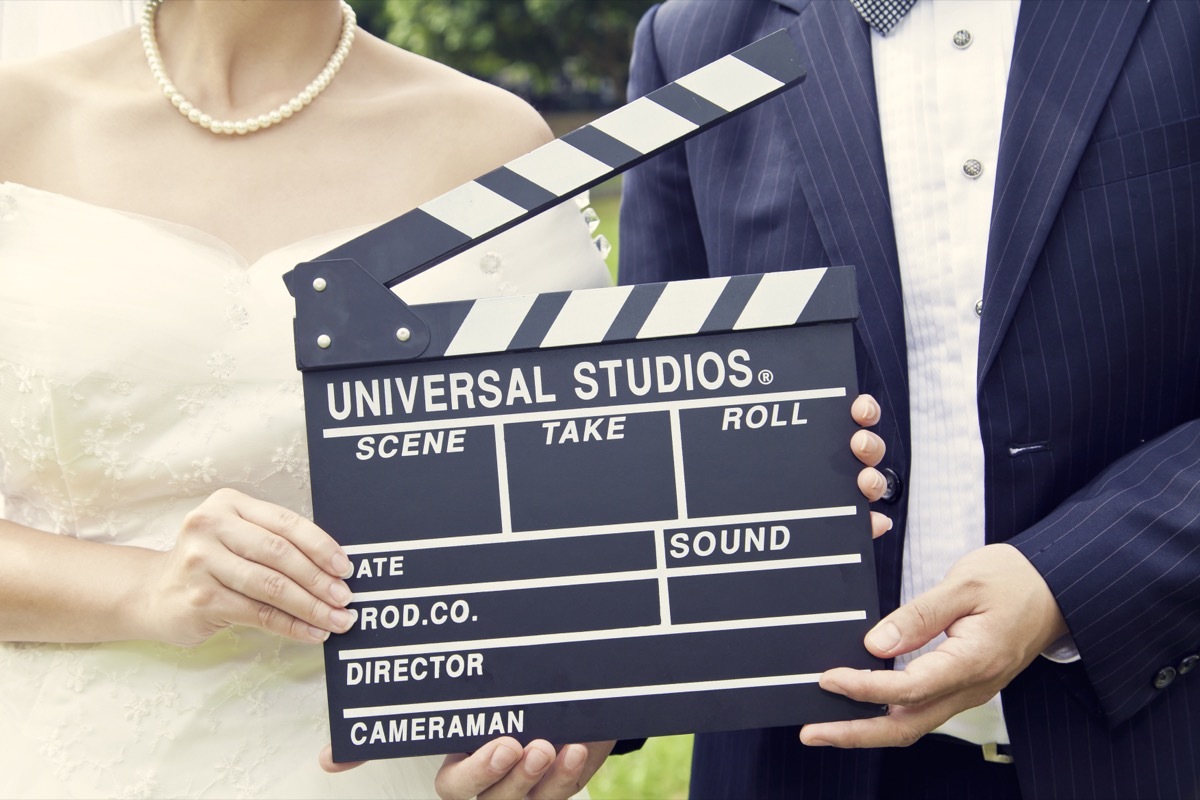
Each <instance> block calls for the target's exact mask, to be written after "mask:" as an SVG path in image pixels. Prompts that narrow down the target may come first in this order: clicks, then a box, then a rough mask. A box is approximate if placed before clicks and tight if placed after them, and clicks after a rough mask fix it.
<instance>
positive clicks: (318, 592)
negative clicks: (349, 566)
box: [217, 518, 353, 630]
mask: <svg viewBox="0 0 1200 800" xmlns="http://www.w3.org/2000/svg"><path fill="white" fill-rule="evenodd" d="M217 539H218V540H220V541H221V543H222V545H224V547H226V548H227V549H228V551H229V552H230V553H234V554H235V555H238V557H240V558H241V559H242V560H241V561H240V563H238V565H236V567H238V569H236V570H234V573H233V575H230V576H228V578H229V579H232V581H234V582H235V583H234V584H230V583H229V582H228V581H227V578H226V577H222V578H221V582H222V583H224V584H226V585H227V587H229V588H230V589H234V590H236V591H240V593H242V594H244V595H246V596H248V597H253V599H254V600H260V601H263V602H268V603H271V604H274V606H278V607H280V608H281V609H283V610H286V612H288V613H290V614H293V615H294V616H302V618H305V619H307V620H308V621H310V622H312V624H313V625H318V626H319V625H322V624H323V622H324V621H325V618H328V615H329V614H330V613H331V612H332V610H334V609H338V608H344V607H346V604H347V603H349V602H350V599H352V597H353V595H352V593H350V589H349V587H347V585H346V582H344V581H342V579H341V578H335V577H332V576H330V575H329V573H328V572H325V571H324V570H322V569H320V567H318V566H317V565H316V564H313V563H312V561H311V560H308V558H307V557H306V555H305V554H304V553H301V552H300V549H299V548H296V547H295V546H294V545H292V542H289V541H288V540H286V539H284V537H282V536H278V535H276V534H272V533H270V531H268V530H264V529H262V528H259V527H258V525H254V524H252V523H248V522H246V521H244V519H240V518H235V519H233V521H230V523H229V524H227V525H224V527H222V528H221V529H220V530H218V531H217ZM310 610H311V612H312V613H314V614H317V615H318V618H317V619H312V618H310V616H308V615H307V614H306V612H310ZM330 630H332V628H330Z"/></svg>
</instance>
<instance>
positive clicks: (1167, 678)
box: [1154, 667, 1176, 689]
mask: <svg viewBox="0 0 1200 800" xmlns="http://www.w3.org/2000/svg"><path fill="white" fill-rule="evenodd" d="M1175 674H1176V673H1175V668H1174V667H1163V668H1162V669H1160V670H1159V671H1158V674H1157V675H1155V676H1154V688H1155V689H1165V688H1167V687H1168V686H1170V685H1171V683H1172V682H1173V681H1174V680H1175Z"/></svg>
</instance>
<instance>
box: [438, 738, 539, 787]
mask: <svg viewBox="0 0 1200 800" xmlns="http://www.w3.org/2000/svg"><path fill="white" fill-rule="evenodd" d="M522 755H523V752H522V750H521V743H520V742H518V741H517V740H516V739H513V738H512V737H510V736H504V737H501V738H499V739H495V740H493V741H490V742H488V743H487V744H485V745H484V746H483V747H481V748H479V749H478V750H476V751H475V752H474V753H471V754H470V755H467V754H466V753H458V754H455V755H449V756H446V760H445V761H443V762H442V768H441V769H440V770H438V774H437V778H435V779H434V783H433V788H434V790H435V791H436V792H437V793H438V797H441V798H442V800H470V798H472V797H475V796H476V795H480V794H482V793H483V792H484V791H485V790H487V789H489V788H490V787H492V786H494V785H496V784H497V783H498V782H500V781H501V780H503V779H504V778H505V777H506V776H507V775H508V773H509V771H510V770H512V769H513V768H514V767H515V766H516V764H517V762H518V761H520V760H521V756H522Z"/></svg>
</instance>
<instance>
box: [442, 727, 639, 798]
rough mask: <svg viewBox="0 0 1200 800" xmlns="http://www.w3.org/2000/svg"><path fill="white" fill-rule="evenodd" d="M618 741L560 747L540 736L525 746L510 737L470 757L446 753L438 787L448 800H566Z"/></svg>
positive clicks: (494, 742)
mask: <svg viewBox="0 0 1200 800" xmlns="http://www.w3.org/2000/svg"><path fill="white" fill-rule="evenodd" d="M615 744H616V742H590V743H589V744H586V745H583V744H569V745H567V746H565V747H563V748H562V749H561V750H559V751H558V752H557V753H555V752H554V746H553V745H552V744H550V743H549V742H547V741H545V740H544V739H537V740H534V741H532V742H530V743H529V744H528V745H526V746H525V747H521V743H520V742H518V741H517V740H516V739H513V738H511V737H508V736H504V737H501V738H499V739H493V740H492V741H490V742H488V743H487V744H485V745H484V746H483V747H481V748H479V749H478V750H476V751H475V752H474V753H471V754H470V755H468V754H466V753H460V754H457V755H450V756H446V760H445V761H444V762H443V763H442V768H441V769H440V770H438V774H437V779H436V780H435V781H434V788H435V789H437V793H438V796H439V797H441V798H442V800H468V798H471V797H478V798H479V800H506V798H525V797H527V798H529V799H530V800H560V799H561V798H567V797H570V796H572V795H574V794H577V793H578V792H579V791H580V790H582V789H583V787H584V786H586V785H587V782H588V781H589V780H590V779H591V777H592V775H594V774H595V773H596V770H598V769H600V765H601V764H603V763H604V760H605V759H606V758H608V754H609V752H611V751H612V749H613V745H615Z"/></svg>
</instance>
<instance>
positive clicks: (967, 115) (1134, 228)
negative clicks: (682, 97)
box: [620, 0, 1200, 800]
mask: <svg viewBox="0 0 1200 800" xmlns="http://www.w3.org/2000/svg"><path fill="white" fill-rule="evenodd" d="M877 6H878V7H879V8H876V7H877ZM909 6H912V7H911V8H908V7H909ZM889 11H890V12H892V13H890V15H889ZM877 12H882V14H881V15H880V14H877ZM902 12H907V13H906V14H904V15H903V16H901V13H902ZM779 28H785V29H787V30H788V32H789V33H790V34H791V36H792V38H793V39H794V40H795V42H796V43H797V45H798V46H799V48H800V51H801V54H802V55H801V57H802V59H803V63H804V64H805V65H806V66H807V68H808V70H809V75H808V78H807V80H806V82H805V83H804V84H802V85H801V86H799V87H797V88H796V89H793V90H791V91H789V92H786V93H785V94H784V95H782V96H781V97H779V98H777V99H775V100H773V101H770V102H768V103H766V104H764V105H763V106H761V107H759V108H757V109H755V110H753V111H751V112H749V113H747V114H745V115H743V116H741V117H739V118H738V119H736V120H734V121H732V122H729V123H727V124H725V125H723V126H719V127H718V128H716V129H714V130H713V131H711V132H709V133H706V134H704V135H702V136H700V137H698V138H696V139H694V140H692V141H690V142H689V143H688V144H687V145H686V147H684V148H676V149H675V150H673V151H671V152H669V153H667V154H665V155H662V156H659V157H658V158H655V159H652V160H650V161H649V162H647V163H646V164H644V165H643V166H641V167H639V168H637V169H636V170H634V171H633V172H631V173H630V174H629V175H628V176H627V177H626V181H625V198H624V205H623V208H622V219H621V253H620V255H621V279H622V281H623V282H626V283H633V282H652V281H663V280H675V279H685V278H699V277H707V276H717V275H731V274H737V273H744V272H758V271H770V270H780V269H792V268H798V267H817V266H825V265H831V264H853V265H855V266H856V267H857V268H858V283H859V301H860V304H861V307H862V319H861V321H860V323H859V325H858V333H859V336H860V344H861V347H860V359H859V361H860V369H861V372H862V374H861V377H860V386H861V387H862V390H863V391H865V392H870V393H873V394H874V395H875V396H876V397H877V398H878V399H879V400H880V402H881V405H882V407H883V412H884V419H883V423H882V424H881V425H880V426H879V428H878V429H877V430H878V432H879V434H880V435H881V436H882V437H883V438H884V440H885V441H886V444H887V457H886V459H885V461H884V462H883V463H884V465H886V466H888V467H889V469H890V476H889V484H890V486H889V496H888V497H889V501H890V505H887V506H884V507H883V509H882V510H886V511H887V512H888V513H890V514H891V516H892V517H893V518H894V520H895V522H896V526H895V529H894V530H893V531H892V532H891V533H890V534H889V535H888V536H885V537H884V538H883V539H882V540H880V541H879V545H880V549H879V551H878V556H879V557H878V563H879V565H880V568H879V569H880V572H879V588H880V593H881V598H882V603H883V606H884V607H883V612H884V613H885V614H890V616H887V617H886V618H885V619H884V620H883V622H881V623H880V625H879V626H878V627H876V628H875V629H874V631H872V633H871V634H869V635H868V637H867V642H866V646H867V647H868V648H869V649H870V650H872V651H873V652H875V653H876V654H877V655H879V656H882V657H885V658H889V659H896V660H897V665H898V666H899V665H904V666H906V669H905V671H904V672H890V671H882V672H875V673H865V672H853V671H849V670H833V671H831V672H829V673H826V675H825V676H824V677H823V679H822V684H821V685H822V686H823V687H824V688H826V689H827V690H829V691H832V692H837V693H840V694H845V695H849V696H851V697H854V698H857V699H861V700H868V701H872V702H878V703H887V704H889V706H890V709H891V710H890V714H889V715H888V716H886V717H880V718H877V719H872V720H863V721H857V722H853V723H827V724H820V725H810V726H807V727H806V728H805V729H804V730H803V731H802V732H801V731H799V730H797V729H795V728H791V729H772V730H759V731H742V732H734V733H723V734H704V735H700V736H697V738H696V749H695V757H694V763H693V772H692V793H693V796H696V797H784V796H786V797H793V796H799V797H805V798H813V797H823V798H838V799H839V800H840V799H841V798H853V797H863V798H874V797H905V796H913V797H937V796H946V797H973V796H994V797H1025V798H1034V797H1047V798H1050V797H1087V798H1097V797H1114V798H1127V797H1195V796H1196V793H1197V791H1198V787H1200V758H1197V755H1196V754H1197V753H1200V726H1198V725H1197V724H1196V713H1197V709H1200V669H1195V667H1196V665H1197V662H1198V661H1200V577H1198V576H1200V233H1198V231H1200V62H1198V59H1200V4H1196V3H1194V2H1176V1H1175V0H1152V2H1149V3H1145V2H1138V3H1132V2H1125V0H1118V1H1117V2H1063V3H1058V2H1046V1H1042V2H1035V0H1023V2H1020V3H1019V4H1018V2H1017V0H1005V1H1004V2H992V3H975V2H970V0H967V2H962V1H961V0H960V1H959V2H952V1H951V0H917V2H916V4H915V5H913V4H912V3H911V2H910V1H909V0H887V1H886V2H884V1H882V0H738V1H737V2H679V0H671V2H667V3H665V4H664V5H662V6H659V7H656V8H654V9H652V10H651V11H650V12H649V13H648V14H647V15H646V17H645V18H644V19H643V20H642V23H641V25H640V26H639V28H638V33H637V39H636V43H635V51H634V56H633V68H632V78H631V83H630V96H631V99H632V98H635V97H639V96H641V95H644V94H646V93H647V92H649V91H652V90H653V89H655V88H657V87H659V86H661V85H663V84H665V83H667V82H668V81H671V80H674V79H675V78H678V77H679V76H681V75H683V74H685V73H687V72H689V71H691V70H693V69H695V68H697V67H699V66H701V65H703V64H705V63H708V62H709V61H712V60H713V59H716V58H718V57H720V56H722V55H724V54H726V53H729V52H731V51H733V50H736V49H738V48H739V47H742V46H743V45H745V44H747V43H749V42H751V41H753V40H754V39H756V38H758V37H761V36H763V35H766V34H767V33H770V32H772V31H774V30H776V29H779ZM943 632H946V634H947V635H948V636H942V633H943ZM927 642H933V644H934V645H937V647H938V649H937V651H935V652H932V653H930V652H928V650H929V648H926V649H924V650H922V649H921V648H922V646H923V645H925V644H926V643H927ZM939 643H940V644H939ZM915 653H919V654H918V655H915V656H914V654H915ZM999 690H1003V691H1002V692H1000V695H999V697H998V698H997V697H995V695H996V693H997V691H999ZM935 729H936V731H937V733H934V734H932V735H930V736H925V737H923V738H922V734H927V733H929V732H930V731H934V730H935ZM914 742H915V744H914ZM904 745H912V746H911V747H909V748H908V749H903V750H897V749H894V748H895V746H904Z"/></svg>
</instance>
